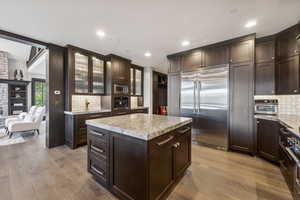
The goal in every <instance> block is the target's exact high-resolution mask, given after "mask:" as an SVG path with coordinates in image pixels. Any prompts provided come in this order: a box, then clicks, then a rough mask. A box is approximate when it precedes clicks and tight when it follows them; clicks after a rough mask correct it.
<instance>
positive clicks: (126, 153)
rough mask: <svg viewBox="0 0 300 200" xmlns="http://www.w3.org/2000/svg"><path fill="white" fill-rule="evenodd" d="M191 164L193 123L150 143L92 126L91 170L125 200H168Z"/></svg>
mask: <svg viewBox="0 0 300 200" xmlns="http://www.w3.org/2000/svg"><path fill="white" fill-rule="evenodd" d="M99 138H100V141H102V142H99ZM101 138H104V140H101ZM105 142H107V144H106V145H104V143H105ZM103 147H107V152H105V153H104V150H103V149H104V148H103ZM95 151H96V152H95ZM99 152H102V154H101V153H99ZM103 154H104V155H105V156H103ZM190 164H191V124H188V125H184V126H182V127H180V128H178V129H175V130H173V131H171V132H168V133H166V134H164V135H161V136H159V137H157V138H154V139H152V140H150V141H146V140H141V139H137V138H134V137H130V136H126V135H122V134H119V133H114V132H109V131H106V130H102V129H99V128H95V127H92V126H88V171H89V172H90V173H91V174H92V175H93V176H94V178H95V179H96V181H98V182H99V183H100V184H101V185H103V186H104V187H106V188H107V189H108V190H109V191H110V192H112V193H113V194H114V195H116V196H117V197H119V198H120V199H122V200H160V199H166V198H167V196H168V194H169V193H170V192H171V191H172V189H173V188H174V187H175V185H176V184H177V183H178V182H179V180H180V179H181V177H182V176H183V175H184V172H185V171H186V169H187V168H188V167H189V166H190Z"/></svg>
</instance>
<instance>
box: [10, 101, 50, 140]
mask: <svg viewBox="0 0 300 200" xmlns="http://www.w3.org/2000/svg"><path fill="white" fill-rule="evenodd" d="M45 109H46V108H45V107H38V108H37V109H36V111H35V113H34V114H33V115H32V116H30V115H26V116H25V118H24V120H22V121H12V122H10V123H9V124H8V127H7V131H8V134H9V138H11V137H12V135H13V133H16V132H25V131H33V132H35V131H36V132H37V133H38V134H40V132H39V128H40V125H41V122H42V121H43V117H44V114H45Z"/></svg>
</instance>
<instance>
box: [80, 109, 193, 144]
mask: <svg viewBox="0 0 300 200" xmlns="http://www.w3.org/2000/svg"><path fill="white" fill-rule="evenodd" d="M191 122H192V119H191V118H185V117H173V116H162V115H153V114H130V115H122V116H115V117H107V118H100V119H92V120H87V121H86V124H87V125H90V126H94V127H98V128H102V129H106V130H110V131H113V132H117V133H119V134H123V135H128V136H131V137H135V138H139V139H142V140H146V141H147V140H151V139H153V138H156V137H158V136H160V135H163V134H165V133H167V132H169V131H172V130H174V129H176V128H179V127H181V126H183V125H186V124H189V123H191Z"/></svg>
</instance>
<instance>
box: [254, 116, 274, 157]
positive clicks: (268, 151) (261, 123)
mask: <svg viewBox="0 0 300 200" xmlns="http://www.w3.org/2000/svg"><path fill="white" fill-rule="evenodd" d="M256 127H257V129H256V131H257V143H258V154H259V155H260V156H262V157H264V158H266V159H268V160H270V161H273V162H278V161H279V123H278V122H277V121H272V120H265V119H257V120H256Z"/></svg>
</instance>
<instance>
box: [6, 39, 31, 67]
mask: <svg viewBox="0 0 300 200" xmlns="http://www.w3.org/2000/svg"><path fill="white" fill-rule="evenodd" d="M30 49H31V46H29V45H26V44H22V43H19V42H14V41H10V40H6V39H2V38H0V51H6V52H8V58H9V59H14V60H18V61H22V62H25V61H27V60H28V58H29V54H30Z"/></svg>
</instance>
